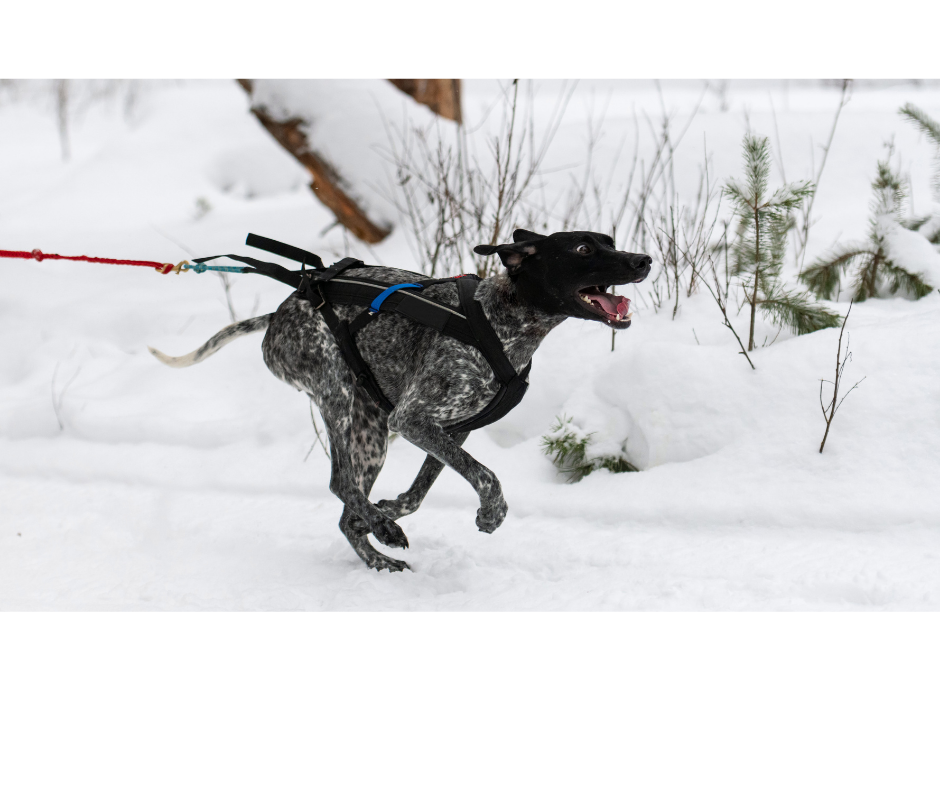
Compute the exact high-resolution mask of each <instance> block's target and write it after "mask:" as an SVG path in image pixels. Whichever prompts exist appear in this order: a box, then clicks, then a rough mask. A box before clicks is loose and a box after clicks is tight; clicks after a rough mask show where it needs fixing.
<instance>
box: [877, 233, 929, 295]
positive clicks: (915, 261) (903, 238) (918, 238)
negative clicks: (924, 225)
mask: <svg viewBox="0 0 940 788" xmlns="http://www.w3.org/2000/svg"><path fill="white" fill-rule="evenodd" d="M882 232H883V233H884V239H885V251H886V252H887V253H888V257H889V258H890V259H892V260H895V261H897V263H898V265H900V266H901V267H902V268H903V269H904V270H906V271H908V272H909V273H912V274H919V275H920V277H921V278H922V279H923V280H924V282H926V283H927V284H928V285H930V286H931V287H933V288H940V252H938V251H937V247H935V246H934V245H933V244H932V243H930V241H928V240H927V238H926V237H925V236H924V235H922V234H921V233H920V232H914V231H913V230H908V229H907V228H906V227H901V225H899V224H898V223H897V222H890V223H888V224H887V226H882Z"/></svg>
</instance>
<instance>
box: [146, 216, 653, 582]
mask: <svg viewBox="0 0 940 788" xmlns="http://www.w3.org/2000/svg"><path fill="white" fill-rule="evenodd" d="M474 251H475V252H476V253H477V254H481V255H491V254H497V255H499V258H500V260H501V262H502V265H503V270H501V271H500V272H499V273H497V274H496V275H494V276H491V277H489V278H488V279H485V280H483V281H482V282H480V284H479V286H478V287H477V291H476V295H475V299H476V300H477V301H478V302H479V304H480V306H481V307H482V309H483V312H484V314H485V316H486V318H487V319H488V320H489V322H490V324H491V325H492V327H493V329H495V331H496V335H497V336H498V338H499V340H500V342H501V343H502V346H503V350H504V352H505V354H506V356H507V358H508V359H509V361H510V362H511V363H512V365H513V367H514V368H515V370H516V371H517V372H520V371H521V370H523V369H525V367H526V366H527V365H528V364H529V362H530V360H531V358H532V355H533V354H534V353H535V351H536V349H537V348H538V346H539V344H540V343H541V342H542V340H543V339H545V337H546V336H547V335H548V332H549V331H551V330H552V329H553V328H555V327H556V326H558V325H560V324H561V323H562V322H563V321H564V320H565V319H567V318H569V317H575V318H580V319H582V320H595V321H597V322H599V323H603V324H604V325H605V326H609V327H611V328H614V329H618V330H622V329H625V328H627V327H629V326H630V318H631V314H630V300H629V299H628V298H624V297H623V296H619V295H613V294H611V293H609V292H608V290H609V288H611V287H612V286H616V285H626V284H630V283H632V282H640V281H642V280H643V279H645V278H646V276H647V275H648V274H649V271H650V267H651V265H652V261H651V259H650V257H649V256H648V255H645V254H631V253H628V252H620V251H617V250H616V249H615V248H614V242H613V239H612V238H610V237H609V236H607V235H602V234H599V233H593V232H563V233H553V234H552V235H547V236H546V235H539V234H538V233H534V232H530V231H528V230H516V231H515V232H514V233H513V243H511V244H502V245H499V246H489V245H482V246H477V247H476V248H475V249H474ZM366 275H367V276H369V277H370V278H371V279H373V280H379V281H381V282H387V283H388V284H389V285H393V284H401V283H404V282H421V281H422V280H427V279H428V277H424V276H421V275H419V274H415V273H412V272H410V271H402V270H399V269H396V268H385V267H370V268H368V269H350V270H349V271H348V272H347V273H344V274H343V276H344V277H346V278H352V277H356V276H366ZM423 292H426V293H427V295H429V296H430V297H432V298H433V299H435V300H437V301H439V302H441V303H444V304H449V305H452V306H454V307H456V306H457V303H458V298H457V288H456V287H454V286H453V283H451V282H448V283H441V284H436V285H430V286H428V287H427V288H426V290H425V291H423ZM335 310H336V313H337V315H338V316H339V317H340V318H341V319H344V320H352V319H353V317H355V315H356V314H357V313H358V312H361V311H362V308H361V307H357V306H340V305H337V306H335ZM265 329H266V330H267V333H266V334H265V337H264V341H263V343H262V349H263V353H264V362H265V364H266V365H267V366H268V369H270V370H271V372H273V373H274V374H275V375H276V376H277V377H278V378H280V379H281V380H283V381H284V382H285V383H288V384H289V385H291V386H293V387H294V388H296V389H298V390H299V391H303V392H304V393H306V394H307V395H308V396H309V397H310V398H311V399H312V400H313V402H315V403H316V405H317V407H318V408H319V410H320V413H321V414H322V416H323V420H324V422H325V424H326V429H327V433H328V435H329V440H330V453H331V465H332V473H331V477H330V490H331V491H332V492H333V493H334V494H335V495H336V496H337V497H338V498H339V499H340V500H341V501H342V502H343V504H344V505H345V508H344V509H343V515H342V517H341V518H340V522H339V527H340V530H341V531H342V532H343V534H344V535H345V536H346V538H347V539H348V540H349V543H350V544H351V545H352V547H353V549H354V550H355V551H356V553H357V554H358V555H359V557H360V558H361V559H362V560H363V561H364V562H365V563H366V565H367V566H369V567H370V568H372V569H376V570H378V571H381V570H383V569H388V570H389V571H392V572H397V571H401V570H403V569H410V567H409V566H408V564H407V563H405V562H404V561H401V560H398V559H394V558H390V557H389V556H386V555H384V554H383V553H380V552H379V551H378V550H376V549H375V547H374V546H373V545H372V544H371V543H370V541H369V539H368V536H369V534H370V533H371V534H372V535H373V536H374V537H375V538H376V540H377V541H378V542H380V543H381V544H383V545H386V546H387V547H401V548H406V547H408V539H407V537H406V536H405V532H404V531H402V529H401V527H400V526H399V525H398V524H397V523H396V522H395V521H396V520H397V519H398V518H400V517H404V516H405V515H408V514H411V513H413V512H414V511H416V510H417V509H418V507H419V506H420V505H421V502H422V501H423V500H424V497H425V496H426V495H427V493H428V490H429V489H430V488H431V485H432V484H433V483H434V481H435V480H436V479H437V477H438V475H439V474H440V472H441V470H442V468H443V467H444V466H445V465H447V466H449V467H451V468H453V469H454V470H455V471H457V473H459V474H460V475H461V476H463V477H464V478H465V479H466V480H467V481H468V482H469V483H470V484H471V485H472V486H473V488H474V490H476V492H477V495H478V496H479V498H480V508H479V509H478V510H477V516H476V524H477V527H478V528H479V529H480V530H481V531H484V532H486V533H492V532H493V531H495V530H496V529H497V528H498V527H499V525H500V524H501V523H502V522H503V520H504V519H505V517H506V513H507V511H508V507H507V505H506V500H505V499H504V498H503V493H502V488H501V487H500V483H499V480H498V479H497V478H496V475H495V474H494V473H493V472H492V471H491V470H489V469H488V468H486V467H484V466H483V465H481V464H480V463H479V462H477V461H476V460H475V459H474V458H473V457H471V456H470V455H469V454H468V453H467V452H466V451H464V450H463V448H461V444H462V443H463V442H464V440H465V439H466V437H467V435H468V433H466V432H464V433H453V434H449V433H447V432H446V428H447V426H448V425H455V424H459V423H460V422H461V421H463V420H465V419H467V418H469V417H471V416H473V415H474V414H477V413H479V412H480V411H481V410H482V409H483V408H484V407H485V406H486V405H487V404H488V403H489V401H490V400H491V399H492V398H493V395H494V393H495V392H496V391H497V389H498V386H497V383H496V381H495V377H494V373H493V370H492V368H491V367H490V365H489V364H488V363H487V361H486V360H485V359H484V358H483V355H482V354H481V353H480V352H479V351H478V350H476V349H475V348H473V347H471V346H469V345H466V344H463V343H461V342H459V341H457V340H455V339H453V338H451V337H447V336H444V335H443V334H440V333H438V332H437V331H434V330H433V329H431V328H428V327H426V326H423V325H421V324H419V323H416V322H415V321H413V320H409V319H408V318H407V317H404V316H402V315H399V314H395V313H389V314H387V315H386V314H384V313H383V315H382V316H381V319H377V320H373V321H372V322H371V323H370V324H369V325H367V326H366V327H365V328H363V329H362V330H361V331H360V332H359V334H358V336H357V340H356V341H357V344H358V348H359V352H360V353H361V355H362V358H363V359H364V360H365V362H366V363H367V364H368V366H369V367H370V368H371V370H372V372H373V374H374V376H375V379H376V381H377V382H378V384H379V385H380V386H381V390H382V391H383V392H384V393H385V394H386V395H387V397H388V399H389V400H391V402H393V403H395V407H394V410H392V412H391V413H390V414H389V413H386V412H385V411H384V410H383V409H381V408H380V407H379V406H378V405H376V404H375V402H373V401H372V399H371V398H370V397H369V396H368V395H367V394H366V393H365V391H364V390H363V389H362V387H361V386H357V383H356V378H355V376H354V374H353V373H352V371H351V370H350V368H349V366H348V365H347V364H346V362H345V361H344V358H343V355H342V354H341V352H340V349H339V347H338V345H337V343H336V340H335V339H334V336H333V334H332V333H331V332H330V330H329V328H328V327H327V325H326V323H325V321H324V319H323V317H322V315H321V314H320V312H318V311H317V309H316V308H315V305H314V304H313V303H311V301H310V300H308V299H305V298H302V297H301V296H300V294H299V293H297V292H295V293H294V294H292V295H291V296H290V297H289V298H288V299H287V300H286V301H284V303H283V304H281V306H280V307H279V308H278V310H277V311H276V312H274V313H273V314H270V315H263V316H261V317H254V318H251V319H250V320H243V321H241V322H240V323H235V324H233V325H231V326H228V327H227V328H225V329H223V330H222V331H220V332H219V333H218V334H216V335H215V336H214V337H212V339H210V340H209V341H208V342H206V344H204V345H203V346H202V347H200V348H199V349H198V350H195V351H193V352H192V353H190V354H189V355H186V356H181V357H178V358H172V357H169V356H167V355H165V354H163V353H161V352H160V351H158V350H154V349H153V348H150V352H151V353H153V355H154V356H156V357H157V358H158V359H159V360H160V361H162V362H163V363H165V364H168V365H169V366H172V367H187V366H190V365H192V364H197V363H199V362H200V361H203V360H204V359H206V358H208V357H209V356H211V355H212V354H213V353H215V352H216V351H217V350H219V349H220V348H221V347H223V346H224V345H226V344H228V343H229V342H231V341H232V340H234V339H237V338H238V337H240V336H243V335H245V334H250V333H253V332H256V331H263V330H265ZM390 430H391V431H394V432H397V433H398V434H399V435H401V436H402V437H403V438H405V440H407V441H410V442H411V443H413V444H414V445H415V446H417V447H418V448H420V449H421V450H422V451H424V452H426V453H427V458H426V459H425V461H424V464H423V465H422V467H421V470H420V471H419V472H418V476H417V477H416V478H415V480H414V482H413V483H412V485H411V487H410V488H409V489H408V491H407V492H404V493H402V494H401V495H399V496H398V497H397V498H396V499H394V500H382V501H379V502H378V503H372V502H371V501H370V500H369V493H370V491H371V490H372V485H373V484H374V483H375V480H376V477H377V476H378V474H379V471H381V469H382V466H383V464H384V462H385V454H386V448H387V445H388V434H389V431H390Z"/></svg>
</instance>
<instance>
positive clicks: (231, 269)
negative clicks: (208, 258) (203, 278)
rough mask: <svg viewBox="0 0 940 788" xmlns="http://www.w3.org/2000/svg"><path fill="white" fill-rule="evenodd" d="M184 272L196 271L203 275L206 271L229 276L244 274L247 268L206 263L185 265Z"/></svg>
mask: <svg viewBox="0 0 940 788" xmlns="http://www.w3.org/2000/svg"><path fill="white" fill-rule="evenodd" d="M182 268H183V270H184V271H195V272H196V273H197V274H203V273H205V272H206V271H224V272H225V273H227V274H244V273H246V272H247V271H248V269H247V268H245V267H242V266H237V265H206V264H205V263H184V264H183V266H182Z"/></svg>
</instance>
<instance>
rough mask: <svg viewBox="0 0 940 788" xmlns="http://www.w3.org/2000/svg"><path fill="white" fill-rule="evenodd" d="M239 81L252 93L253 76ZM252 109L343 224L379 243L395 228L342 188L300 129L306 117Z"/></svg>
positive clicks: (371, 241)
mask: <svg viewBox="0 0 940 788" xmlns="http://www.w3.org/2000/svg"><path fill="white" fill-rule="evenodd" d="M236 81H237V82H238V84H239V85H241V86H242V88H243V89H244V90H245V91H246V92H247V93H248V95H249V96H250V95H252V81H251V80H250V79H239V80H236ZM251 112H252V114H253V115H254V116H255V117H256V118H257V119H258V120H259V121H260V122H261V125H262V126H264V127H265V129H267V131H268V132H269V133H270V134H271V136H272V137H274V139H276V140H277V141H278V142H279V143H280V144H281V147H283V148H284V150H286V151H287V152H288V153H290V154H291V155H292V156H293V157H294V158H295V159H297V161H299V162H300V163H301V164H302V165H303V166H304V167H305V168H306V170H307V172H309V173H310V175H311V177H312V178H313V182H312V183H311V184H310V189H311V190H312V191H313V193H314V195H316V197H317V199H318V200H320V202H322V203H323V204H324V205H325V206H326V207H327V208H329V209H330V210H331V211H332V212H333V215H334V216H335V217H336V220H337V221H338V222H339V223H340V224H342V225H343V226H344V227H346V228H347V229H348V230H349V231H350V232H351V233H352V234H353V235H355V236H356V237H357V238H358V239H360V240H361V241H365V242H366V243H370V244H374V243H378V242H379V241H381V240H383V239H384V238H385V237H386V236H388V234H389V233H390V232H391V231H392V228H391V227H387V226H381V225H378V224H376V223H375V222H373V221H372V220H371V219H369V217H368V216H367V215H366V213H365V211H364V210H363V209H362V207H361V206H360V205H359V204H358V203H356V201H355V200H354V199H352V197H350V196H349V195H348V194H346V192H345V191H344V190H343V188H342V185H341V180H340V177H339V175H338V174H337V173H336V170H335V169H334V168H333V167H331V166H330V164H329V162H327V161H326V160H325V159H324V158H323V157H321V156H319V155H318V154H317V153H315V152H314V151H313V150H311V149H310V145H309V142H308V140H307V135H306V134H305V133H304V132H303V131H302V130H301V124H302V123H303V122H304V121H303V119H301V118H288V119H287V120H284V121H279V120H275V119H274V118H273V117H271V116H270V115H269V114H268V113H267V112H266V111H265V109H264V107H259V106H252V107H251Z"/></svg>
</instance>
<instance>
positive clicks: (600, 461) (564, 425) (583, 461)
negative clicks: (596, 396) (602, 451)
mask: <svg viewBox="0 0 940 788" xmlns="http://www.w3.org/2000/svg"><path fill="white" fill-rule="evenodd" d="M593 434H594V433H588V434H586V435H585V434H584V433H581V432H578V431H576V430H575V429H574V428H573V427H572V426H571V419H570V418H568V419H565V418H562V417H561V416H559V417H558V418H557V420H556V421H555V424H554V425H553V426H552V428H551V431H550V433H549V434H548V435H544V436H542V450H543V451H544V452H545V453H546V454H547V455H548V456H549V457H551V458H552V463H553V464H554V465H555V467H556V468H558V470H559V472H560V473H562V474H564V475H565V476H567V477H568V478H567V481H568V482H569V483H571V484H573V483H574V482H579V481H581V480H582V479H583V478H584V477H585V476H587V475H588V474H590V473H593V472H594V471H596V470H598V469H600V468H606V469H607V470H608V471H610V472H611V473H629V472H635V471H639V468H637V467H636V466H635V465H633V464H632V463H631V462H629V461H628V460H627V458H626V457H624V456H622V455H604V456H599V457H588V454H587V450H588V446H590V444H591V437H592V436H593Z"/></svg>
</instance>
